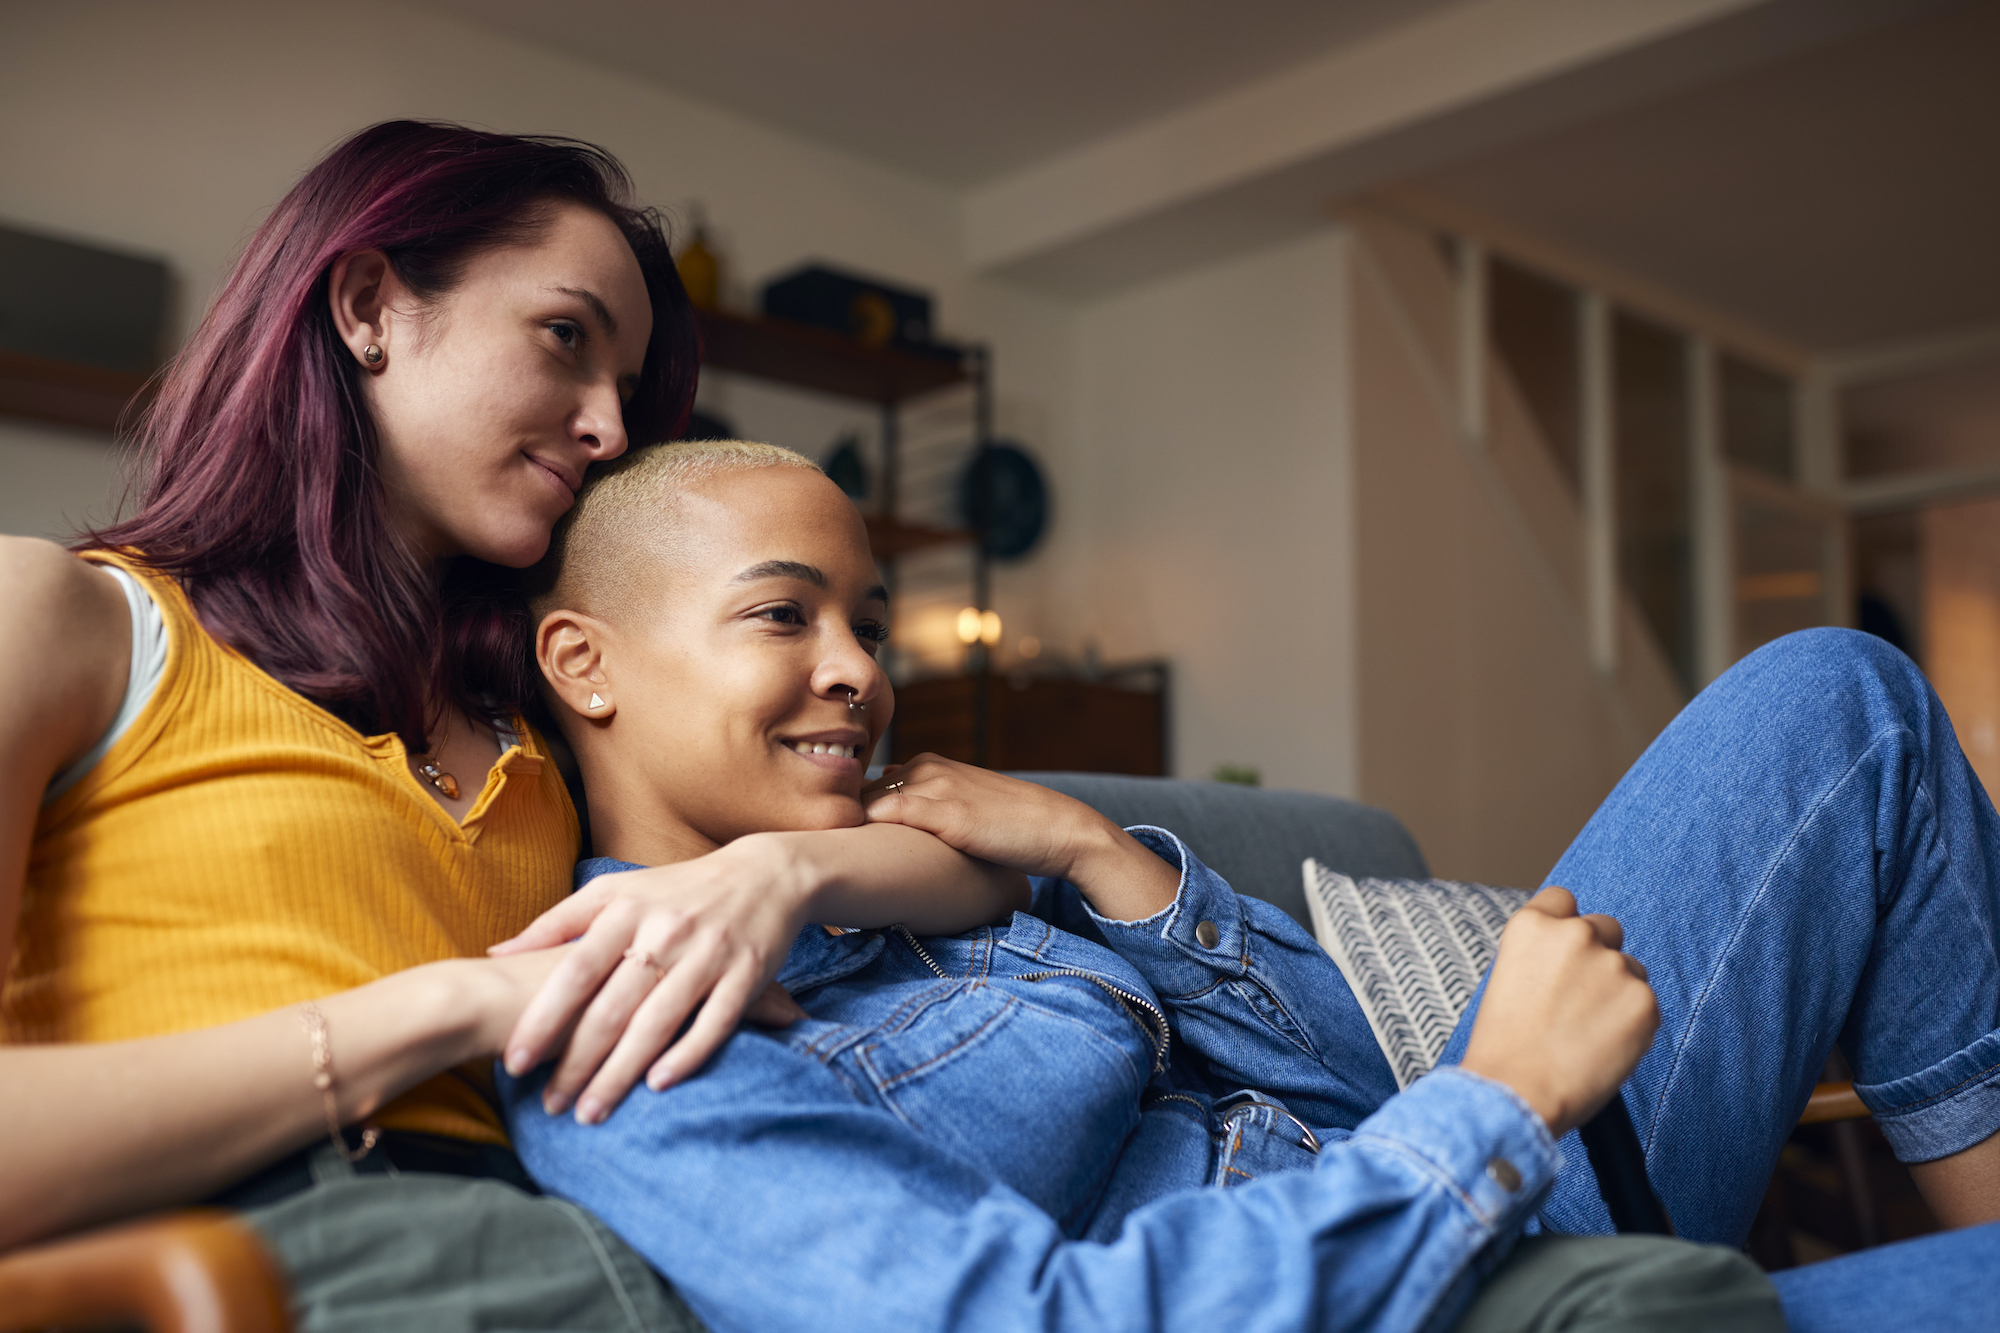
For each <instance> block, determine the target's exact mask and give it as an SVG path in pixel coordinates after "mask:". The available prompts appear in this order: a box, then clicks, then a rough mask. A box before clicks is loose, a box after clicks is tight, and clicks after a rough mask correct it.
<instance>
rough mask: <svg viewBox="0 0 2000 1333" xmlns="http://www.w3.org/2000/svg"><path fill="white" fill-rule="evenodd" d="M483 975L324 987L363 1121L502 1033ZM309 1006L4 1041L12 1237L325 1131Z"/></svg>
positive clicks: (4, 1150)
mask: <svg viewBox="0 0 2000 1333" xmlns="http://www.w3.org/2000/svg"><path fill="white" fill-rule="evenodd" d="M473 984H475V982H474V979H473V977H472V974H471V973H469V972H468V971H467V970H466V969H463V968H461V967H459V966H458V965H456V964H452V963H444V964H434V965H431V966H428V967H420V968H415V969H412V970H410V971H407V972H401V973H397V974H395V975H393V976H389V977H384V978H383V979H381V980H380V981H376V982H373V983H371V984H369V985H366V986H361V987H358V988H356V989H354V990H351V991H345V992H343V993H341V994H338V995H331V996H327V997H326V998H324V999H322V1000H320V1001H319V1007H320V1010H321V1012H322V1013H323V1014H324V1015H325V1016H326V1021H327V1028H328V1032H329V1036H330V1038H331V1045H332V1061H333V1073H334V1076H335V1091H336V1093H337V1095H338V1099H339V1107H340V1118H341V1120H342V1121H343V1123H352V1122H354V1121H356V1120H360V1119H363V1118H365V1117H366V1116H368V1115H370V1114H372V1113H373V1112H374V1111H375V1110H376V1109H378V1108H379V1107H380V1106H381V1105H382V1104H383V1103H384V1102H386V1101H388V1100H390V1099H391V1098H393V1097H395V1096H397V1095H398V1094H400V1093H402V1092H403V1091H405V1090H406V1089H408V1088H410V1087H412V1086H414V1085H415V1084H417V1083H420V1082H422V1081H423V1080H424V1079H426V1078H429V1077H430V1076H432V1075H433V1074H436V1073H438V1072H440V1071H441V1070H444V1069H447V1068H449V1067H451V1066H452V1065H455V1064H458V1063H460V1062H462V1061H464V1060H467V1059H471V1058H474V1057H476V1056H478V1055H480V1054H484V1053H486V1052H488V1051H490V1050H492V1049H494V1048H495V1047H497V1045H498V1037H497V1036H495V1035H494V1034H492V1033H490V1032H486V1031H483V1030H482V1025H481V1024H480V1023H478V1022H477V1021H475V1020H474V1018H473V1017H472V1016H473V1015H475V1014H477V1013H479V1012H481V1010H482V1009H483V1008H484V1006H481V1005H478V1004H475V1003H473V1002H472V1000H473V996H472V992H471V990H470V987H471V986H472V985H473ZM311 1051H312V1048H311V1045H310V1043H309V1041H308V1039H307V1035H306V1031H305V1028H304V1026H303V1024H302V1023H301V1021H300V1012H299V1009H298V1007H297V1006H290V1007H287V1008H284V1009H280V1010H276V1011H274V1012H272V1013H268V1014H263V1015H260V1016H259V1017H256V1018H251V1019H245V1020H243V1021H241V1022H237V1023H230V1024H227V1025H224V1026H221V1027H214V1028H204V1029H199V1030H196V1031H192V1032H181V1033H175V1034H172V1035H169V1036H163V1037H151V1038H146V1039H143V1040H138V1041H124V1042H107V1043H102V1044H91V1045H61V1046H17V1047H9V1048H5V1049H0V1198H4V1199H5V1200H7V1207H6V1208H5V1209H4V1210H0V1249H4V1248H6V1247H8V1246H11V1245H16V1244H20V1243H22V1242H24V1241H29V1240H33V1239H36V1238H39V1237H43V1236H48V1235H52V1234H55V1233H58V1232H62V1231H67V1230H70V1229H72V1228H74V1227H78V1226H82V1225H85V1224H88V1223H91V1222H97V1221H102V1220H105V1219H107V1218H112V1217H117V1216H120V1215H123V1214H126V1213H131V1212H135V1211H138V1210H141V1209H145V1208H152V1207H159V1206H163V1205H168V1204H175V1203H187V1202H192V1201H194V1200H196V1199H200V1198H202V1197H204V1196H205V1195H207V1194H209V1193H211V1192H213V1191H214V1190H217V1189H219V1188H221V1187H222V1186H224V1185H227V1184H229V1183H230V1182H231V1181H234V1180H236V1179H239V1178H241V1177H242V1176H243V1175H245V1174H247V1173H248V1172H250V1171H253V1170H255V1169H256V1168H258V1167H259V1166H262V1165H264V1164H265V1163H267V1162H270V1161H273V1160H275V1159H276V1158H278V1157H280V1156H282V1155H284V1154H285V1153H287V1152H290V1151H292V1150H294V1149H296V1148H299V1147H301V1146H303V1145H305V1144H307V1143H310V1142H312V1141H313V1140H314V1139H315V1138H317V1137H319V1136H321V1135H324V1134H325V1133H326V1114H325V1107H324V1103H323V1100H322V1097H321V1094H320V1092H319V1091H318V1089H316V1088H315V1087H314V1086H313V1062H312V1053H311Z"/></svg>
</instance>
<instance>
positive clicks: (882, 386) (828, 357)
mask: <svg viewBox="0 0 2000 1333" xmlns="http://www.w3.org/2000/svg"><path fill="white" fill-rule="evenodd" d="M695 313H696V315H697V317H698V318H699V319H700V321H701V339H702V349H701V360H702V364H703V365H704V366H712V367H714V368H715V369H717V370H728V371H734V372H735V373H737V374H740V375H754V376H756V377H758V378H759V379H767V380H775V381H777V382H778V383H780V384H790V385H794V386H796V387H798V388H802V389H813V390H817V391H818V392H820V393H827V394H833V395H836V396H838V397H842V398H852V399H856V400H859V401H861V402H866V403H873V404H875V406H877V407H878V408H880V409H881V412H882V482H881V487H880V490H879V492H878V495H877V503H878V505H879V510H878V512H876V513H873V514H869V515H867V516H866V521H867V525H868V546H869V549H870V550H871V551H873V552H874V554H875V559H876V560H877V561H878V562H879V563H880V564H881V566H882V573H883V576H884V578H886V579H887V581H888V583H889V588H890V591H891V593H892V595H893V593H894V591H895V586H896V561H897V560H898V559H900V558H901V557H903V556H905V555H908V554H909V553H910V552H912V551H918V550H922V549H924V548H926V547H934V546H950V545H957V544H959V543H969V544H971V545H972V548H973V553H974V554H973V594H972V602H973V605H974V606H976V607H978V608H979V609H980V610H982V611H984V610H986V609H987V607H988V606H989V605H990V603H991V601H992V591H991V590H992V566H991V561H990V560H989V558H988V557H987V555H986V552H985V550H984V548H983V547H982V546H981V545H980V544H979V543H978V541H977V537H976V534H974V533H972V532H969V531H966V530H964V529H961V528H939V527H932V526H928V525H925V524H918V523H906V522H904V521H903V520H901V519H900V518H898V517H896V502H897V498H898V490H899V486H898V481H899V473H900V469H899V467H898V459H899V443H900V441H899V430H898V422H899V416H898V409H899V408H900V407H901V406H902V404H903V403H904V402H906V401H908V400H909V399H911V398H915V397H917V396H918V395H920V394H926V393H931V392H933V391H935V390H938V389H944V388H949V387H950V386H952V385H954V384H962V385H966V386H968V387H970V388H971V389H972V392H973V404H974V406H973V415H974V424H973V434H974V438H975V439H977V440H978V441H980V442H981V443H983V442H985V441H987V440H989V439H991V438H992V435H993V405H992V391H991V381H990V377H989V369H988V368H989V366H990V364H991V361H990V357H989V353H988V352H987V350H986V348H984V347H978V346H975V347H968V348H965V349H963V351H961V352H959V353H958V354H956V355H946V354H940V355H938V356H920V355H916V354H914V353H910V352H902V351H896V350H894V349H890V348H872V347H865V346H863V345H862V344H860V343H858V342H856V341H855V340H854V339H852V338H844V337H841V336H840V335H839V334H836V333H830V332H828V331H826V330H824V329H816V328H813V327H811V326H809V325H805V324H795V323H793V322H792V321H790V320H783V319H768V318H762V317H758V316H751V315H738V314H731V313H729V312H727V311H722V310H702V309H697V310H696V312H695ZM979 660H980V662H981V665H980V667H979V669H978V671H977V672H976V673H975V674H974V675H973V676H969V677H966V678H965V679H967V680H968V681H971V680H981V681H986V682H988V683H989V684H990V682H991V680H992V672H991V669H990V667H989V666H988V665H986V663H987V661H988V659H987V657H986V655H985V654H980V655H979ZM992 699H993V692H992V691H991V690H990V689H979V690H971V689H970V688H969V687H968V707H969V708H970V710H971V713H972V726H971V732H970V735H971V743H970V745H969V746H968V747H963V748H966V749H967V755H966V757H967V758H970V759H971V761H972V762H973V763H979V764H983V763H985V762H987V758H988V754H989V751H990V749H991V745H990V741H991V738H992V731H993V705H992Z"/></svg>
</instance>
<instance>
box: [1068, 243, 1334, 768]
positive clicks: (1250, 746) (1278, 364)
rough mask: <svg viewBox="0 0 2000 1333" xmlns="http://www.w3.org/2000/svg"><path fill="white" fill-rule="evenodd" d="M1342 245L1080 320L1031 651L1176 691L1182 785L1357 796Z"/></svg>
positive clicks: (1222, 270) (1088, 310)
mask: <svg viewBox="0 0 2000 1333" xmlns="http://www.w3.org/2000/svg"><path fill="white" fill-rule="evenodd" d="M1345 245H1346V242H1345V239H1344V237H1343V236H1342V234H1341V233H1339V232H1337V231H1335V230H1332V229H1331V228H1329V229H1328V230H1327V231H1325V232H1322V233H1319V234H1316V235H1314V236H1311V237H1308V238H1306V239H1303V240H1298V241H1290V242H1287V243H1285V244H1283V245H1281V246H1278V247H1275V248H1272V249H1268V250H1264V251H1260V252H1257V253H1254V254H1251V255H1247V256H1243V257H1240V258H1234V259H1231V260H1228V261H1225V262H1222V263H1219V264H1216V265H1213V266H1210V267H1205V268H1202V269H1199V270H1197V271H1194V272H1189V273H1185V274H1178V275H1175V276H1173V277H1171V278H1166V279H1162V280H1159V281H1156V282H1153V283H1150V284H1148V285H1146V286H1143V287H1140V288H1137V289H1135V290H1132V291H1128V292H1124V293H1121V294H1119V295H1117V296H1114V297H1110V298H1107V299H1104V300H1101V301H1098V302H1096V303H1094V304H1092V305H1089V306H1087V307H1085V308H1083V309H1082V310H1081V311H1080V312H1079V314H1078V317H1077V327H1076V348H1077V363H1076V364H1077V371H1076V376H1077V379H1076V399H1077V403H1078V418H1077V423H1078V424H1077V448H1076V449H1075V450H1074V451H1073V452H1072V453H1071V454H1069V455H1067V456H1065V457H1063V458H1061V459H1059V460H1057V469H1056V471H1057V477H1056V491H1057V495H1058V497H1059V500H1060V501H1061V503H1062V505H1063V511H1064V521H1063V523H1062V525H1061V529H1060V532H1059V534H1058V542H1057V549H1056V551H1055V552H1054V553H1053V554H1052V557H1051V559H1052V560H1054V561H1055V562H1056V563H1057V565H1058V567H1059V568H1060V569H1062V570H1063V571H1064V575H1065V576H1064V577H1063V578H1061V579H1060V580H1057V581H1052V582H1051V583H1050V584H1049V586H1048V587H1047V588H1046V589H1045V598H1046V600H1045V603H1044V605H1043V607H1042V610H1041V614H1042V617H1043V621H1042V625H1043V628H1040V629H1038V630H1037V631H1035V632H1039V633H1041V634H1042V635H1043V637H1045V638H1048V639H1050V640H1052V641H1053V642H1055V643H1057V644H1058V645H1060V646H1063V647H1067V648H1070V649H1072V650H1075V649H1077V648H1079V647H1080V646H1081V644H1082V642H1083V641H1084V640H1085V639H1086V638H1094V639H1095V640H1096V641H1097V644H1098V646H1099V648H1100V649H1101V651H1102V653H1103V654H1104V656H1105V657H1106V659H1108V660H1111V661H1123V660H1130V659H1134V658H1142V657H1152V656H1165V657H1168V658H1170V659H1172V661H1173V664H1174V668H1175V672H1176V680H1175V689H1176V696H1175V700H1174V704H1175V707H1174V737H1173V745H1174V767H1175V770H1176V773H1177V775H1178V776H1182V777H1206V776H1208V774H1209V773H1210V772H1211V770H1212V769H1213V768H1214V766H1215V765H1217V764H1223V763H1228V764H1247V765H1252V766H1254V767H1256V768H1258V769H1259V770H1260V771H1261V772H1262V774H1263V778H1264V782H1265V784H1266V785H1269V786H1280V787H1297V788H1305V789H1310V790H1316V791H1325V792H1333V793H1350V794H1351V793H1352V792H1353V790H1354V784H1355V725H1354V720H1353V712H1354V707H1355V694H1354V666H1353V645H1352V642H1351V637H1350V633H1349V627H1350V625H1351V623H1352V620H1353V592H1352V587H1351V584H1352V578H1353V553H1352V533H1353V523H1352V516H1351V513H1350V495H1351V488H1350V485H1349V481H1348V477H1349V471H1350V465H1349V459H1348V447H1347V416H1346V411H1347V408H1346V404H1347V400H1348V386H1347V385H1346V383H1345V378H1344V377H1345V373H1346V366H1347V364H1348V361H1349V353H1348V347H1347V331H1346V328H1345V311H1346V308H1347V302H1348V293H1347V286H1346V273H1347V265H1346V261H1345V257H1344V253H1345Z"/></svg>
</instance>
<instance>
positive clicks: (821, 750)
mask: <svg viewBox="0 0 2000 1333" xmlns="http://www.w3.org/2000/svg"><path fill="white" fill-rule="evenodd" d="M813 753H814V754H825V753H826V746H824V745H814V746H813Z"/></svg>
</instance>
